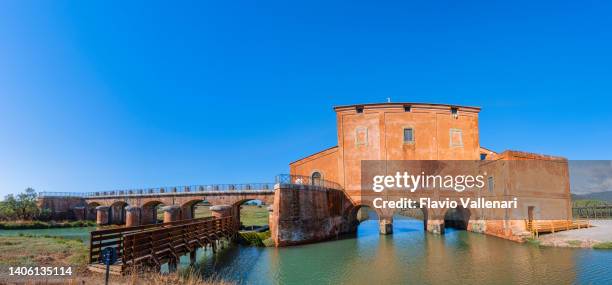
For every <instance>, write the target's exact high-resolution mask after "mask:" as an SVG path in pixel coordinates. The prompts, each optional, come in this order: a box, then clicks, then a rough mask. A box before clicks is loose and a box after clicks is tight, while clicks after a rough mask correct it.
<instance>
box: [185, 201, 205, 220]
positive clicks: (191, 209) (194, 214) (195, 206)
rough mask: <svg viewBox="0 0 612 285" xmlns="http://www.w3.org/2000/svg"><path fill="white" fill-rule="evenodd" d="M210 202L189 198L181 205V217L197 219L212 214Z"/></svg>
mask: <svg viewBox="0 0 612 285" xmlns="http://www.w3.org/2000/svg"><path fill="white" fill-rule="evenodd" d="M210 206H211V205H210V203H209V202H208V201H205V200H202V199H196V200H191V201H189V202H187V203H185V204H183V205H181V219H182V220H188V219H197V218H204V217H210V216H212V212H211V211H210Z"/></svg>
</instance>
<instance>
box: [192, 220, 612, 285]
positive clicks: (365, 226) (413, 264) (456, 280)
mask: <svg viewBox="0 0 612 285" xmlns="http://www.w3.org/2000/svg"><path fill="white" fill-rule="evenodd" d="M199 260H200V264H199V270H201V272H202V274H204V275H206V276H210V274H211V272H218V274H219V275H221V276H224V277H225V278H227V279H230V280H234V281H237V282H239V283H248V284H397V283H402V284H406V283H409V284H415V283H421V284H475V283H477V284H517V283H518V284H573V283H580V284H584V283H586V284H589V283H593V284H610V283H612V276H611V273H610V269H612V267H611V264H612V252H611V251H596V250H581V249H564V248H538V247H537V246H533V245H526V244H517V243H514V242H510V241H506V240H503V239H499V238H495V237H491V236H485V235H481V234H474V233H470V232H466V231H457V230H452V229H447V231H446V235H444V236H436V235H432V234H426V233H425V232H424V231H423V224H422V222H421V221H418V220H411V219H395V221H394V234H393V235H389V236H380V235H379V234H378V223H377V221H375V220H368V221H364V222H363V223H362V224H361V225H360V226H359V228H358V232H357V234H356V235H354V236H352V237H349V238H344V239H340V240H336V241H329V242H324V243H318V244H311V245H303V246H296V247H288V248H256V247H242V246H233V247H230V248H227V249H225V250H223V251H222V252H220V253H219V254H217V255H215V256H212V255H211V254H210V252H207V253H206V254H204V252H203V251H201V252H199ZM185 264H186V261H185Z"/></svg>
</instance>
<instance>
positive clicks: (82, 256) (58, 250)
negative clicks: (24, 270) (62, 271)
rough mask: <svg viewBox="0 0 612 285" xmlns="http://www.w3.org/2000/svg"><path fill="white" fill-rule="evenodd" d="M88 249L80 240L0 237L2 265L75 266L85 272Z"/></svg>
mask: <svg viewBox="0 0 612 285" xmlns="http://www.w3.org/2000/svg"><path fill="white" fill-rule="evenodd" d="M87 255H88V249H87V246H86V245H85V244H83V242H81V241H79V240H72V239H65V238H61V237H32V236H17V237H7V236H0V265H6V266H54V267H57V266H75V267H77V269H78V270H83V269H84V268H85V264H86V262H87Z"/></svg>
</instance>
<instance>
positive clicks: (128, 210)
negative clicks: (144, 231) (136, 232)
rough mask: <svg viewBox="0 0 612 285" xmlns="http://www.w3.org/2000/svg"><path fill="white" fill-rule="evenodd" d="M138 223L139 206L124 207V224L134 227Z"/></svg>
mask: <svg viewBox="0 0 612 285" xmlns="http://www.w3.org/2000/svg"><path fill="white" fill-rule="evenodd" d="M139 225H140V208H138V207H133V206H127V207H125V226H126V227H135V226H139Z"/></svg>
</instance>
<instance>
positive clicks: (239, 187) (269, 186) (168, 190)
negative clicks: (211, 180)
mask: <svg viewBox="0 0 612 285" xmlns="http://www.w3.org/2000/svg"><path fill="white" fill-rule="evenodd" d="M273 190H274V183H244V184H211V185H190V186H169V187H157V188H142V189H125V190H111V191H95V192H40V193H38V196H39V197H43V198H44V197H80V198H91V197H105V196H130V195H159V194H172V193H197V192H216V191H219V192H225V191H227V192H229V191H253V192H258V191H273Z"/></svg>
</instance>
